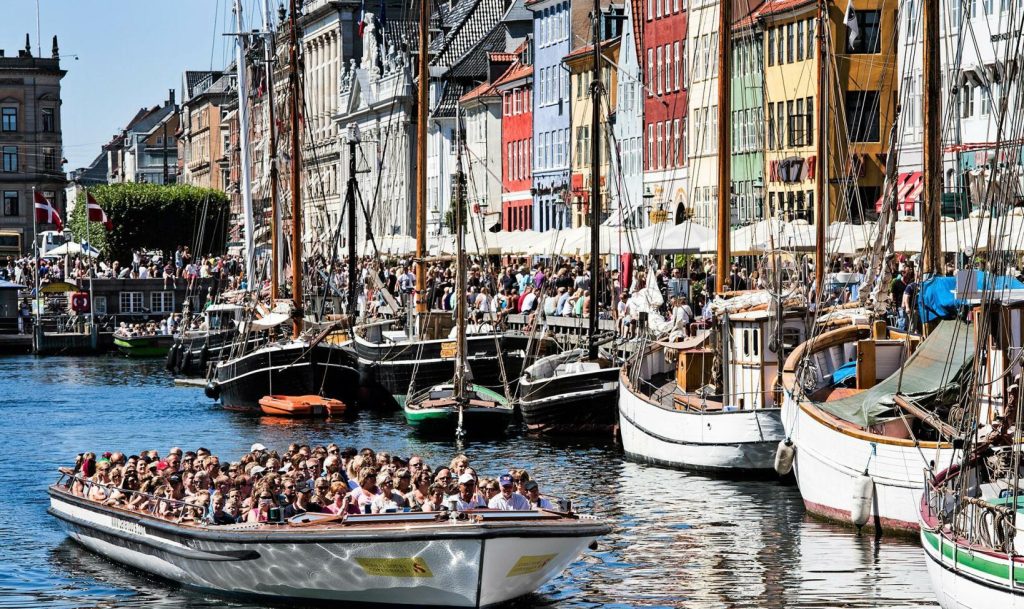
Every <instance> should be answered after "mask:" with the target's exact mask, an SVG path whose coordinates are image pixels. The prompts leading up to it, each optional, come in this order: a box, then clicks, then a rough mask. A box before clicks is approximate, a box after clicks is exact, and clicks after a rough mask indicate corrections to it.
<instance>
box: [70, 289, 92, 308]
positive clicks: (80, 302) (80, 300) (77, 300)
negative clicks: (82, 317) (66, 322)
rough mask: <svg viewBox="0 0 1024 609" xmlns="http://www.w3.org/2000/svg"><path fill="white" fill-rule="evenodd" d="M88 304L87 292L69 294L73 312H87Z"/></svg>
mask: <svg viewBox="0 0 1024 609" xmlns="http://www.w3.org/2000/svg"><path fill="white" fill-rule="evenodd" d="M89 304H90V303H89V293H88V292H74V293H72V294H71V310H72V311H74V312H75V313H88V312H89Z"/></svg>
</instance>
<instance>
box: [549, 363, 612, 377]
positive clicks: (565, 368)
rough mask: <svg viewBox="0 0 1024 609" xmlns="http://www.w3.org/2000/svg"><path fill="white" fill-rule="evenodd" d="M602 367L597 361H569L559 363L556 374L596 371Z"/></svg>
mask: <svg viewBox="0 0 1024 609" xmlns="http://www.w3.org/2000/svg"><path fill="white" fill-rule="evenodd" d="M600 369H601V364H599V363H597V362H569V363H566V364H559V365H558V367H557V368H555V374H556V375H557V374H558V373H562V374H581V373H583V372H595V371H597V370H600Z"/></svg>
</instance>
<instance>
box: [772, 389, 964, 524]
mask: <svg viewBox="0 0 1024 609" xmlns="http://www.w3.org/2000/svg"><path fill="white" fill-rule="evenodd" d="M812 410H816V408H815V407H814V406H813V405H807V404H805V405H803V406H802V407H801V406H800V405H798V404H797V402H796V401H795V400H794V398H793V396H792V394H791V393H790V392H789V391H788V390H787V391H786V392H785V397H784V399H783V406H782V420H783V422H784V423H785V425H786V436H787V437H788V438H789V439H790V440H791V441H792V442H793V444H794V446H795V448H796V452H795V457H794V460H793V472H794V475H795V476H796V482H797V486H799V487H800V494H801V496H802V497H803V500H804V506H805V507H806V508H807V511H808V512H810V513H812V514H814V515H815V516H818V517H821V518H825V519H828V520H833V521H836V522H840V523H846V524H852V515H851V514H852V512H853V510H854V502H855V498H854V495H855V491H856V490H857V484H858V482H859V479H860V477H861V476H862V475H863V474H864V472H865V469H866V470H867V474H868V475H869V476H870V477H871V480H872V482H873V500H872V506H871V517H870V518H869V520H868V523H867V524H866V525H865V526H866V527H867V528H874V527H875V526H878V525H880V526H881V527H882V529H883V530H889V531H893V532H899V533H907V534H911V533H914V532H916V531H917V530H918V510H919V506H920V501H921V493H922V492H923V491H924V479H925V478H924V472H925V468H926V466H927V465H928V463H927V462H926V461H925V459H927V460H928V461H932V460H934V461H935V467H936V471H940V470H943V469H945V468H947V467H949V465H950V461H951V459H952V457H953V449H952V448H939V449H938V450H936V449H935V448H934V447H931V448H929V447H928V446H926V444H928V443H921V445H919V446H915V445H914V444H913V442H910V441H904V440H894V439H892V438H887V437H885V436H882V435H878V434H870V433H867V432H855V431H853V430H844V429H840V428H838V426H832V425H829V424H828V423H827V419H826V418H825V416H826V415H824V414H823V413H820V411H819V416H814V415H812V414H811V412H810V411H812Z"/></svg>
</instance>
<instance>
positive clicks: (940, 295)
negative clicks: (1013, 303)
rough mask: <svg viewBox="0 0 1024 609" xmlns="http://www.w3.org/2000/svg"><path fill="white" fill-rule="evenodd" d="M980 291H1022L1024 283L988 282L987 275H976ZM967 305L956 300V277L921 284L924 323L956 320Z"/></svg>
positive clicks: (919, 299) (1002, 278)
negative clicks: (938, 320) (962, 308)
mask: <svg viewBox="0 0 1024 609" xmlns="http://www.w3.org/2000/svg"><path fill="white" fill-rule="evenodd" d="M975 280H976V287H977V289H978V290H988V291H992V290H995V291H999V290H1022V289H1024V283H1021V282H1020V281H1017V279H1015V278H1013V277H1005V276H1000V277H995V278H994V281H990V282H987V283H988V285H986V273H983V272H980V271H979V272H977V273H975ZM965 304H966V303H965V302H964V301H962V300H957V299H956V277H932V278H931V279H928V280H927V281H925V282H924V283H922V284H921V292H920V294H918V297H917V313H918V315H919V316H920V317H921V322H922V323H929V322H932V321H935V320H937V319H956V318H957V316H958V314H959V311H960V309H961V307H963V306H964V305H965Z"/></svg>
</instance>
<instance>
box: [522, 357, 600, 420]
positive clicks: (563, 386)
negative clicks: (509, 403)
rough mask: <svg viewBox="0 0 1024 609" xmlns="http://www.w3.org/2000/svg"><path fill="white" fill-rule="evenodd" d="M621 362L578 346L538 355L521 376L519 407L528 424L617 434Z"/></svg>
mask: <svg viewBox="0 0 1024 609" xmlns="http://www.w3.org/2000/svg"><path fill="white" fill-rule="evenodd" d="M618 382H619V367H618V366H617V365H615V364H614V363H613V362H612V361H611V360H609V359H608V358H598V359H596V360H591V359H589V358H588V357H587V351H586V349H573V350H571V351H566V352H564V353H558V354H555V355H549V356H547V357H542V358H540V359H539V360H537V361H536V362H535V363H534V364H533V365H531V366H528V367H527V368H526V370H524V371H523V376H522V377H521V378H520V379H519V409H520V411H521V412H522V415H523V421H524V422H525V423H526V427H527V429H529V430H530V431H535V432H539V433H542V434H552V435H580V434H598V435H609V436H610V435H612V433H613V430H614V429H615V426H616V424H617V423H618V416H617V412H616V408H615V398H616V396H617V395H618V388H619V387H618Z"/></svg>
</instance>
